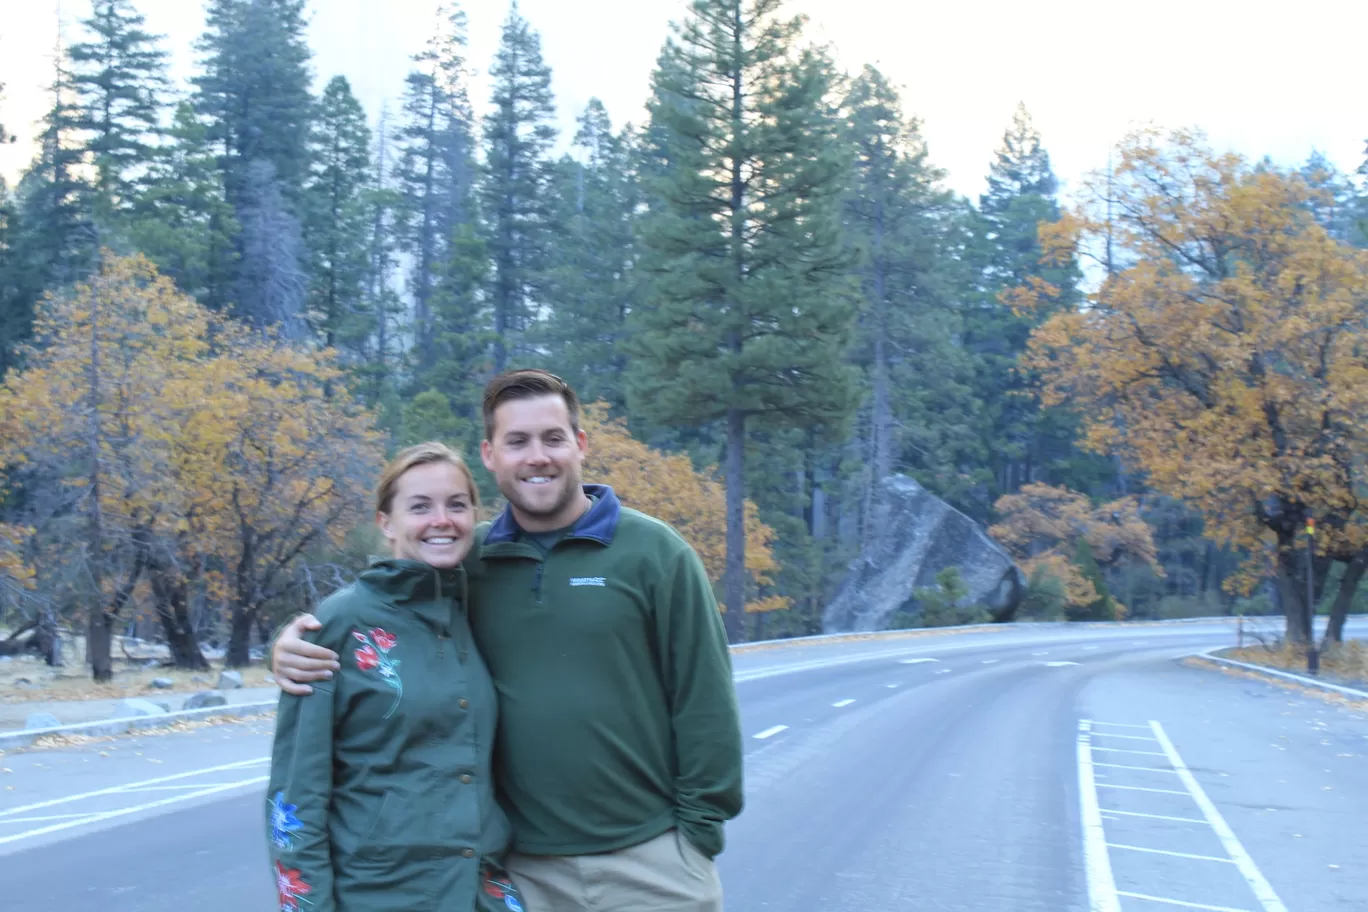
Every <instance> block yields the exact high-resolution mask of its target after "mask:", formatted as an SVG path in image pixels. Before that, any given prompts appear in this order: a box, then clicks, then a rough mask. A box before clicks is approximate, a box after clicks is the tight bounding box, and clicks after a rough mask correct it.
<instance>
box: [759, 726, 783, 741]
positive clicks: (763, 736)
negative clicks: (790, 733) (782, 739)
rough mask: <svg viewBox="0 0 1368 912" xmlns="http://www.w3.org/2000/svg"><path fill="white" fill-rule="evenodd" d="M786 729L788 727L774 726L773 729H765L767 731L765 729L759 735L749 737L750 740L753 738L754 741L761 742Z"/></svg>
mask: <svg viewBox="0 0 1368 912" xmlns="http://www.w3.org/2000/svg"><path fill="white" fill-rule="evenodd" d="M787 729H788V726H787V725H776V726H774V727H773V728H767V729H765V730H764V731H762V732H760V733H758V734H755V735H751V737H752V738H755V739H756V740H758V741H763V740H765V739H766V738H773V737H774V736H775V735H777V734H779V733H780V732H781V731H785V730H787Z"/></svg>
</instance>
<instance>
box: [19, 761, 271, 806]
mask: <svg viewBox="0 0 1368 912" xmlns="http://www.w3.org/2000/svg"><path fill="white" fill-rule="evenodd" d="M270 762H271V758H270V757H257V758H256V759H255V760H239V761H238V762H237V763H225V764H223V765H221V766H209V767H205V768H204V769H197V770H191V771H190V772H188V773H177V774H176V775H174V776H160V777H158V778H156V779H143V780H141V781H140V782H129V783H127V784H125V785H116V786H112V787H110V788H103V789H96V790H95V791H93V792H81V793H80V794H78V795H67V796H66V797H64V798H53V799H51V800H49V801H36V802H34V803H33V804H23V805H20V806H19V807H15V808H10V809H9V810H7V811H0V818H3V817H9V816H10V815H12V814H20V813H23V812H24V811H36V810H38V809H39V808H45V807H52V806H54V805H58V804H68V803H70V802H72V801H81V800H82V799H85V798H99V797H100V796H102V795H116V794H119V793H120V792H126V791H128V790H129V789H136V788H142V787H144V786H148V785H159V784H161V783H163V782H175V781H176V780H178V779H189V778H190V777H192V776H203V775H204V774H205V773H218V772H222V771H224V770H236V769H242V768H244V767H248V766H260V765H262V764H264V763H270Z"/></svg>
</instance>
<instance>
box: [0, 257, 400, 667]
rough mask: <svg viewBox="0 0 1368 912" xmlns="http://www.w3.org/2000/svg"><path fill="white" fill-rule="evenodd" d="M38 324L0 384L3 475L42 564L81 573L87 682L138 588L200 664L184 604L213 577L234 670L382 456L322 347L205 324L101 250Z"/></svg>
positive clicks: (358, 499) (355, 507)
mask: <svg viewBox="0 0 1368 912" xmlns="http://www.w3.org/2000/svg"><path fill="white" fill-rule="evenodd" d="M35 329H36V332H35V337H36V338H35V344H34V345H33V346H32V347H31V348H30V349H29V350H28V351H27V352H26V362H27V364H28V367H27V368H26V369H25V370H24V371H22V372H11V373H10V374H9V375H8V376H7V377H6V380H5V383H4V384H3V386H0V427H3V428H5V430H6V432H7V433H6V435H5V437H4V439H3V440H0V468H3V469H6V470H18V471H22V472H24V473H26V475H27V476H28V477H30V478H31V479H33V486H32V487H33V488H34V491H33V492H28V497H29V499H30V500H31V501H33V502H34V503H36V504H38V505H39V507H40V508H41V509H39V512H40V513H41V515H42V517H43V518H44V522H42V523H39V524H37V525H38V526H39V533H38V544H39V552H40V554H41V555H42V556H43V560H42V562H41V564H40V566H41V567H42V568H43V569H45V570H46V569H47V568H49V567H53V568H55V567H58V566H60V565H63V564H64V563H71V561H72V560H73V558H72V555H75V559H76V560H77V561H78V562H79V564H80V570H81V571H82V572H81V573H78V574H68V576H74V577H76V578H79V579H89V580H90V581H91V583H90V585H89V586H88V587H87V589H85V590H78V591H76V592H73V593H72V596H74V597H75V599H77V600H79V601H80V602H83V603H85V604H86V605H87V608H86V611H85V614H86V617H87V619H88V637H89V639H88V651H89V653H90V657H91V662H92V670H93V672H94V675H95V678H96V679H97V680H108V679H109V677H110V675H111V672H112V663H111V655H110V638H111V630H112V625H113V624H114V623H115V621H116V620H117V619H118V618H119V616H120V612H121V611H122V609H123V608H124V607H125V606H126V605H127V604H128V603H129V602H130V600H132V599H133V598H134V597H135V593H136V592H138V591H139V589H138V585H139V582H140V580H142V579H144V578H146V579H147V580H148V581H149V582H150V588H151V591H152V594H153V601H154V606H155V608H156V613H157V616H158V618H159V619H160V620H161V622H162V625H163V629H164V631H165V633H166V636H167V640H168V643H169V644H170V646H171V651H172V655H173V656H174V657H175V658H176V660H177V662H178V663H179V664H182V665H188V666H190V667H203V665H204V659H203V656H202V654H201V653H200V650H199V647H198V644H197V642H196V641H195V635H194V627H193V624H192V623H191V605H190V601H191V598H192V596H193V595H194V591H195V590H196V589H197V588H198V589H199V591H201V593H203V592H204V591H205V590H208V589H210V588H211V587H215V584H217V585H216V593H217V594H219V595H221V596H222V597H223V599H224V600H225V601H227V602H228V604H229V608H230V611H231V615H232V637H231V638H230V643H229V661H230V662H232V663H237V664H242V663H245V662H246V660H247V635H248V634H249V633H250V630H251V625H252V623H253V622H254V621H255V620H256V619H257V618H258V616H259V615H260V612H261V611H262V609H263V608H264V607H265V606H266V605H267V604H269V603H270V602H271V601H272V600H274V599H278V598H280V597H282V596H283V595H284V594H285V593H287V592H288V591H290V590H291V588H292V587H294V588H299V587H300V585H301V583H304V584H307V580H303V581H301V580H300V579H298V578H297V575H298V573H299V572H300V571H301V569H302V568H303V565H304V563H305V562H304V561H303V558H304V557H305V556H306V555H307V552H308V551H309V549H310V548H312V547H314V546H323V545H326V544H327V543H329V542H331V541H335V540H336V539H337V538H338V537H340V536H341V535H342V534H343V533H344V532H345V528H344V527H345V526H347V525H348V524H352V523H354V522H356V521H358V520H359V517H360V516H361V514H362V512H363V511H364V510H365V501H366V491H367V489H368V487H369V484H370V481H371V479H372V477H373V475H374V473H375V470H376V467H377V466H378V465H379V462H380V459H381V449H380V446H379V442H378V439H377V435H376V434H375V432H374V431H373V430H372V429H371V427H372V421H371V419H370V416H369V415H368V414H367V413H366V412H365V411H364V410H363V409H360V408H358V407H356V406H355V405H354V404H353V403H352V402H351V401H350V400H349V399H348V397H347V395H346V393H345V391H344V390H343V389H342V387H341V384H340V383H338V377H339V374H338V370H337V368H336V367H335V366H334V364H333V361H332V358H331V356H330V355H328V354H327V353H318V352H309V351H305V350H300V349H294V348H290V347H288V346H286V345H284V344H283V343H281V342H279V341H278V340H276V339H273V338H271V337H269V336H267V335H263V334H260V333H254V332H251V331H249V330H247V329H246V328H244V327H241V326H239V325H237V324H235V323H234V322H233V321H231V320H228V319H225V318H222V317H218V316H216V315H214V314H211V313H210V312H209V311H208V310H206V309H205V308H203V307H202V306H200V305H199V304H197V303H196V302H195V301H193V300H192V299H190V298H188V297H186V296H185V295H182V294H180V293H179V292H178V291H177V290H176V289H175V287H174V285H172V283H171V282H170V281H169V280H168V279H166V278H165V277H163V276H161V275H159V274H158V273H157V271H156V269H155V268H154V267H153V266H152V265H151V264H150V263H149V262H148V261H147V260H146V259H144V258H142V257H131V258H121V257H115V256H111V255H108V254H106V255H105V257H104V259H103V262H102V264H101V268H100V270H99V272H98V273H97V274H96V275H95V276H94V277H92V278H91V280H90V281H89V282H87V283H83V284H80V285H77V286H76V287H75V288H74V289H73V290H72V291H71V292H70V293H69V294H64V295H61V296H54V297H49V298H48V299H47V300H46V301H44V302H43V305H42V307H41V309H40V313H39V314H38V317H37V320H36V323H35ZM35 492H36V493H35ZM73 514H74V515H77V516H79V517H80V520H79V522H77V523H73V522H72V521H71V519H70V516H71V515H73ZM305 588H307V587H306V586H305Z"/></svg>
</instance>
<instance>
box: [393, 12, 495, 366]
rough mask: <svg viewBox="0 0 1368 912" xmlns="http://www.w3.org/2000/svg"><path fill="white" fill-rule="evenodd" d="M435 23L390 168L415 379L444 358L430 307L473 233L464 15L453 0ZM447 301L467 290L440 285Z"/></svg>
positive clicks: (410, 86) (409, 91) (409, 88)
mask: <svg viewBox="0 0 1368 912" xmlns="http://www.w3.org/2000/svg"><path fill="white" fill-rule="evenodd" d="M438 21H439V28H438V30H437V32H436V33H435V34H434V35H433V36H432V38H430V39H429V41H428V43H427V47H426V48H424V50H423V51H422V52H420V53H418V54H416V55H414V58H413V62H414V69H413V70H412V71H411V72H410V73H409V74H408V77H407V80H406V86H405V91H404V103H403V112H404V121H403V126H402V129H401V130H400V133H399V140H398V142H399V149H400V158H399V163H398V167H397V169H396V173H395V182H396V186H397V190H398V193H399V205H400V213H401V217H402V228H403V239H404V243H405V245H406V247H407V252H408V254H409V255H410V256H411V257H412V258H413V271H412V273H411V274H410V278H409V283H408V285H409V292H410V294H411V295H412V297H413V311H414V312H413V321H412V323H413V326H412V331H413V336H414V347H415V351H416V355H417V365H416V367H417V372H418V374H419V375H420V379H419V383H420V384H428V383H430V378H426V377H424V376H423V375H426V374H428V373H429V372H431V371H433V370H434V369H436V367H437V365H438V362H439V361H441V360H442V359H443V354H442V352H441V351H440V347H439V337H440V336H441V335H442V334H443V332H444V330H443V328H442V326H441V325H440V323H441V321H440V319H439V316H438V315H437V313H436V312H435V310H436V298H437V296H438V294H439V289H438V286H439V284H440V283H441V276H442V274H443V273H444V272H445V273H452V272H454V273H456V274H459V275H464V274H465V273H468V272H469V268H468V267H469V264H466V266H465V267H462V266H461V265H460V264H457V265H456V266H454V267H452V266H451V264H450V263H449V260H450V259H451V258H452V257H453V256H457V257H458V258H459V257H460V256H462V255H464V254H466V253H467V252H468V250H467V245H466V243H464V242H462V243H461V244H460V245H457V244H456V238H458V237H459V238H467V239H468V238H469V237H470V236H472V235H473V234H474V231H475V229H474V225H475V221H476V214H475V202H474V186H475V178H476V168H475V163H474V138H473V129H474V114H473V112H472V111H471V107H470V97H469V94H468V90H467V83H468V81H469V79H468V74H467V71H466V43H467V38H466V17H465V13H464V12H463V11H462V10H461V9H460V8H459V7H457V6H455V5H454V4H452V5H446V6H443V8H442V9H441V11H440V13H439V16H438ZM445 297H446V299H447V304H448V306H449V307H451V306H459V304H462V303H468V298H469V292H468V291H466V290H462V291H461V292H460V293H459V294H458V293H456V291H455V290H454V289H452V288H451V287H450V286H448V288H446V289H445Z"/></svg>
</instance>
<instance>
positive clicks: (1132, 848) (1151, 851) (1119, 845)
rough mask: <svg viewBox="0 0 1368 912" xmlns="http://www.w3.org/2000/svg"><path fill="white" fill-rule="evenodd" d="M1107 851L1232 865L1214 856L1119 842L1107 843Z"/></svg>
mask: <svg viewBox="0 0 1368 912" xmlns="http://www.w3.org/2000/svg"><path fill="white" fill-rule="evenodd" d="M1107 848H1109V849H1125V850H1126V851H1127V852H1148V853H1149V854H1151V855H1168V856H1171V857H1173V858H1191V859H1192V860H1194V861H1219V862H1220V863H1221V864H1234V863H1235V862H1233V861H1231V860H1230V859H1229V858H1217V857H1216V856H1215V855H1194V854H1192V853H1191V852H1171V851H1169V850H1168V849H1151V848H1149V847H1147V846H1136V845H1126V844H1125V843H1120V842H1109V843H1107Z"/></svg>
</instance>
